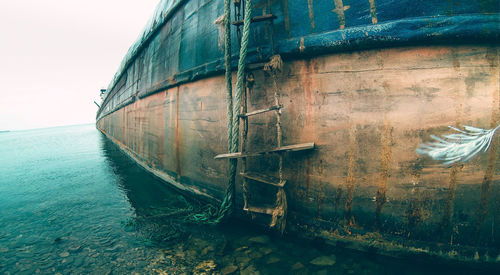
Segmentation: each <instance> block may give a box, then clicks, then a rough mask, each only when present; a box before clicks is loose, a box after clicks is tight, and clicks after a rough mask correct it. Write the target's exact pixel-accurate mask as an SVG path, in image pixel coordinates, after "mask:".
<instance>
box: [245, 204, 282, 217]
mask: <svg viewBox="0 0 500 275" xmlns="http://www.w3.org/2000/svg"><path fill="white" fill-rule="evenodd" d="M275 209H276V208H274V207H272V206H271V207H269V206H263V207H258V206H248V207H247V208H243V210H244V211H247V212H253V213H259V214H266V215H272V214H273V212H274V210H275Z"/></svg>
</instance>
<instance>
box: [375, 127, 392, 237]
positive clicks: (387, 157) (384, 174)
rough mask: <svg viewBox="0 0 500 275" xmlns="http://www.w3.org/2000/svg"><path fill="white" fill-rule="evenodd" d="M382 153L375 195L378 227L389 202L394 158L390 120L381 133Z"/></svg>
mask: <svg viewBox="0 0 500 275" xmlns="http://www.w3.org/2000/svg"><path fill="white" fill-rule="evenodd" d="M380 143H381V147H382V149H381V155H380V179H379V182H378V189H377V195H376V197H375V202H376V206H377V208H376V210H375V224H376V225H377V227H380V225H381V219H380V217H381V214H382V208H383V207H384V204H385V203H386V202H387V194H386V193H387V180H388V179H389V176H390V174H389V173H390V167H391V159H392V127H391V125H390V124H389V122H388V121H386V122H385V123H384V128H383V130H382V135H381V140H380Z"/></svg>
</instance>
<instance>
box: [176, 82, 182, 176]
mask: <svg viewBox="0 0 500 275" xmlns="http://www.w3.org/2000/svg"><path fill="white" fill-rule="evenodd" d="M179 90H180V88H179V87H177V91H176V95H175V171H176V173H177V180H180V178H181V175H182V173H181V161H182V160H181V146H182V139H181V130H180V126H179V117H180V101H181V100H180V97H179Z"/></svg>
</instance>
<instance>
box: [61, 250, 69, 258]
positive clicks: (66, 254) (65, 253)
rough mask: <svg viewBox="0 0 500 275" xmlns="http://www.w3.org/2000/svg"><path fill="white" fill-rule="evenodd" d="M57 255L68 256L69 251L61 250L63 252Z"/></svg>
mask: <svg viewBox="0 0 500 275" xmlns="http://www.w3.org/2000/svg"><path fill="white" fill-rule="evenodd" d="M59 256H61V257H63V258H65V257H68V256H69V252H68V251H65V252H63V253H61V254H59Z"/></svg>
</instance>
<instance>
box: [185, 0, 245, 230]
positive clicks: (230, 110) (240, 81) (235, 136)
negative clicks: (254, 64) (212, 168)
mask: <svg viewBox="0 0 500 275" xmlns="http://www.w3.org/2000/svg"><path fill="white" fill-rule="evenodd" d="M230 3H231V1H230V0H224V26H225V50H224V63H225V67H226V100H227V118H228V122H227V129H228V133H227V136H228V137H227V140H228V149H229V152H230V153H235V152H238V146H239V130H240V118H239V116H238V114H239V113H240V108H241V98H242V93H243V89H245V69H246V58H247V50H248V38H249V36H250V23H251V16H252V1H251V0H245V17H244V20H243V37H242V39H241V47H240V58H239V60H238V73H237V78H236V93H235V98H234V103H233V97H232V71H231V12H230ZM237 163H238V162H237V160H236V159H230V160H229V182H228V186H227V188H226V194H225V196H224V200H223V201H222V203H221V205H220V207H219V211H217V215H214V213H213V212H212V211H205V213H201V214H196V215H194V216H192V219H194V220H196V221H199V222H203V223H209V224H217V223H219V222H221V221H223V220H225V219H226V218H228V217H229V216H231V214H232V212H233V205H234V198H235V191H236V188H235V178H236V168H237Z"/></svg>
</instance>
